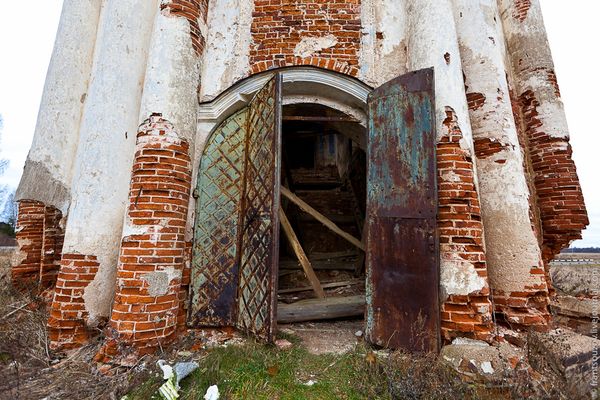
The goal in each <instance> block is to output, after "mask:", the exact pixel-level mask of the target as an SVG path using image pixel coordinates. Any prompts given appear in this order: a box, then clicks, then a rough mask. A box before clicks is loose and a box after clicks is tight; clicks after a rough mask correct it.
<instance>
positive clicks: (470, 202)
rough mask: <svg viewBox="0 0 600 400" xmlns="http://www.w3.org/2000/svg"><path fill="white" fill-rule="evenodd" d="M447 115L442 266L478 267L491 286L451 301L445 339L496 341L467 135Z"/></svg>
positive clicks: (441, 158) (441, 173) (440, 150)
mask: <svg viewBox="0 0 600 400" xmlns="http://www.w3.org/2000/svg"><path fill="white" fill-rule="evenodd" d="M446 114H447V118H446V120H445V121H444V126H445V128H446V129H447V134H445V135H444V136H443V137H442V138H441V140H440V141H439V142H438V144H437V169H438V198H439V210H438V227H439V235H440V257H441V259H442V262H444V260H450V261H451V262H460V263H468V264H471V265H473V267H474V268H475V270H476V271H477V274H478V275H479V276H480V277H482V278H483V279H484V280H485V281H486V285H485V286H484V288H483V289H482V290H480V291H477V292H474V293H470V294H469V295H464V296H463V295H450V297H449V298H448V300H446V302H445V303H444V304H443V305H442V315H441V316H442V336H443V338H444V340H446V341H450V340H452V338H454V337H457V336H462V337H465V336H466V337H471V338H476V339H482V340H491V338H492V327H493V323H492V316H491V315H492V314H491V312H492V310H491V302H490V300H489V287H488V286H487V266H486V259H485V250H484V244H483V223H482V222H481V209H480V204H479V196H478V194H477V189H476V186H475V179H474V173H473V160H472V158H471V156H470V154H469V152H468V151H467V150H464V149H463V148H461V146H460V141H461V139H462V132H461V130H460V127H459V126H458V123H457V120H456V115H455V113H454V111H453V110H451V109H448V110H447V112H446ZM450 175H451V176H453V177H454V178H448V176H450Z"/></svg>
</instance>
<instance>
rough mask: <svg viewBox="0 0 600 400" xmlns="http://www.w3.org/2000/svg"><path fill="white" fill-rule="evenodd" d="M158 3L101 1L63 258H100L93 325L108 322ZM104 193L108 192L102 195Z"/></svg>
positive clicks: (92, 289) (90, 291)
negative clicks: (103, 321)
mask: <svg viewBox="0 0 600 400" xmlns="http://www.w3.org/2000/svg"><path fill="white" fill-rule="evenodd" d="M157 11H158V1H157V0H133V1H121V0H107V1H106V2H105V5H104V8H103V10H102V15H101V17H100V26H99V29H98V39H97V43H96V49H95V54H94V66H93V69H92V79H91V82H90V86H89V90H88V95H87V101H86V104H85V107H84V111H83V118H82V122H81V129H80V139H79V147H78V149H77V163H76V168H75V171H74V179H73V186H72V190H71V197H72V203H71V208H70V211H69V214H70V216H69V219H68V222H67V229H66V233H65V244H64V248H63V254H68V253H75V254H83V255H92V256H96V257H97V258H98V262H99V269H98V272H97V274H96V276H95V278H94V280H93V281H92V282H91V283H90V285H89V286H87V288H86V289H85V292H84V296H83V297H84V301H85V307H86V311H87V312H88V313H89V316H90V321H91V322H92V323H93V322H94V321H96V320H97V319H98V318H100V317H107V316H108V315H109V314H110V310H111V303H112V298H113V295H114V289H115V276H116V267H117V256H118V252H119V243H120V238H121V232H122V228H123V216H124V215H125V209H126V204H127V200H128V192H129V180H130V177H131V165H132V160H133V152H134V146H135V141H136V133H137V127H138V115H139V112H140V99H141V94H142V87H143V84H144V74H145V69H146V60H147V58H148V46H149V43H150V36H151V33H152V26H153V21H154V16H155V14H156V12H157ZM107 189H108V190H107Z"/></svg>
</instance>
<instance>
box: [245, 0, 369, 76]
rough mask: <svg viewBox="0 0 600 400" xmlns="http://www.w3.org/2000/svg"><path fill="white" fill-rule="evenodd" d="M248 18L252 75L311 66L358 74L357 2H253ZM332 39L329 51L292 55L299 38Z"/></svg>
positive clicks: (359, 35) (358, 35) (326, 49)
mask: <svg viewBox="0 0 600 400" xmlns="http://www.w3.org/2000/svg"><path fill="white" fill-rule="evenodd" d="M254 6H255V9H254V12H253V14H252V16H253V19H252V40H253V44H252V46H251V49H250V65H251V67H252V73H253V74H254V73H258V72H262V71H265V70H268V69H272V68H279V67H285V66H292V65H312V66H316V67H321V68H327V69H330V70H334V71H337V72H341V73H344V74H348V75H352V76H356V75H357V74H358V49H359V46H360V38H361V33H360V29H361V21H360V0H333V1H326V0H311V1H305V2H298V1H292V0H255V2H254ZM328 35H333V36H334V37H335V40H336V43H335V44H334V45H332V46H331V47H328V48H324V49H320V50H317V51H314V52H313V53H312V54H310V55H307V56H306V57H299V56H296V55H295V48H296V46H297V45H298V43H300V42H301V40H302V39H303V38H319V37H324V36H328Z"/></svg>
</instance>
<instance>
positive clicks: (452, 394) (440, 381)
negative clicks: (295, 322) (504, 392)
mask: <svg viewBox="0 0 600 400" xmlns="http://www.w3.org/2000/svg"><path fill="white" fill-rule="evenodd" d="M287 339H288V340H290V341H292V342H293V343H294V346H293V348H292V349H290V350H286V351H282V350H278V349H277V348H275V347H274V346H265V345H261V344H257V343H254V342H248V343H246V344H244V345H241V346H229V347H226V348H214V349H212V350H210V351H208V352H207V353H206V354H205V355H204V356H203V358H202V359H201V360H200V361H199V364H200V368H199V369H198V370H196V371H195V372H194V373H193V374H192V375H191V376H189V377H187V378H186V379H185V380H184V381H183V382H182V384H181V385H182V389H181V391H180V395H181V397H180V398H181V399H184V400H188V399H189V400H191V399H194V400H196V399H203V398H204V394H205V393H206V390H207V389H208V387H209V386H211V385H217V386H218V387H219V391H220V393H221V397H220V398H221V399H222V400H224V399H227V400H236V399H240V400H242V399H243V400H262V399H264V400H275V399H277V400H303V399H307V400H320V399H323V400H333V399H340V400H364V399H373V400H375V399H382V400H395V399H448V398H462V399H476V398H477V397H478V396H477V395H476V391H475V390H474V389H475V387H474V386H473V385H469V384H466V383H464V382H462V381H461V380H460V379H459V378H458V376H457V375H456V374H455V373H454V371H452V370H451V369H450V368H448V366H447V365H444V364H441V363H439V362H437V361H436V359H435V357H432V356H425V357H420V358H415V357H413V356H408V355H406V354H401V353H394V354H393V355H392V356H391V357H390V358H389V359H388V358H378V357H376V356H375V354H374V353H373V352H372V351H371V349H369V348H368V347H367V346H365V345H357V346H356V349H355V350H354V351H352V352H349V353H346V354H343V355H333V354H330V355H313V354H310V353H308V351H306V349H305V348H304V347H302V346H301V345H300V344H299V343H298V341H297V339H295V338H293V337H292V338H290V337H287ZM309 380H312V381H314V382H316V383H315V384H314V385H312V386H308V385H306V383H307V382H308V381H309ZM161 384H162V380H161V379H160V378H152V379H150V380H149V381H147V382H145V383H144V384H143V385H141V386H139V387H137V388H136V389H135V390H134V391H133V392H132V393H130V395H129V399H130V400H134V399H139V400H141V399H144V400H147V399H151V398H155V397H152V394H153V393H155V392H156V389H157V388H158V387H159V386H160V385H161Z"/></svg>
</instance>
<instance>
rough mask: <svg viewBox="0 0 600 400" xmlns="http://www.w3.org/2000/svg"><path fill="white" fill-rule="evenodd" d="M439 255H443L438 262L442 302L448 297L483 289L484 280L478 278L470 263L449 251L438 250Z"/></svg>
mask: <svg viewBox="0 0 600 400" xmlns="http://www.w3.org/2000/svg"><path fill="white" fill-rule="evenodd" d="M442 247H443V245H442ZM440 253H441V254H443V255H444V256H443V258H442V260H441V262H440V283H441V284H440V288H441V292H442V293H441V298H440V300H441V301H442V302H445V301H446V300H447V299H448V296H450V295H464V296H466V295H469V294H471V293H474V292H479V291H480V290H481V289H483V288H484V287H485V284H486V282H485V278H482V277H480V276H479V274H478V273H477V270H476V269H475V266H474V265H473V264H472V263H470V262H468V261H466V260H464V259H462V258H460V257H459V256H458V255H457V254H456V253H454V252H452V251H451V250H443V249H440Z"/></svg>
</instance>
